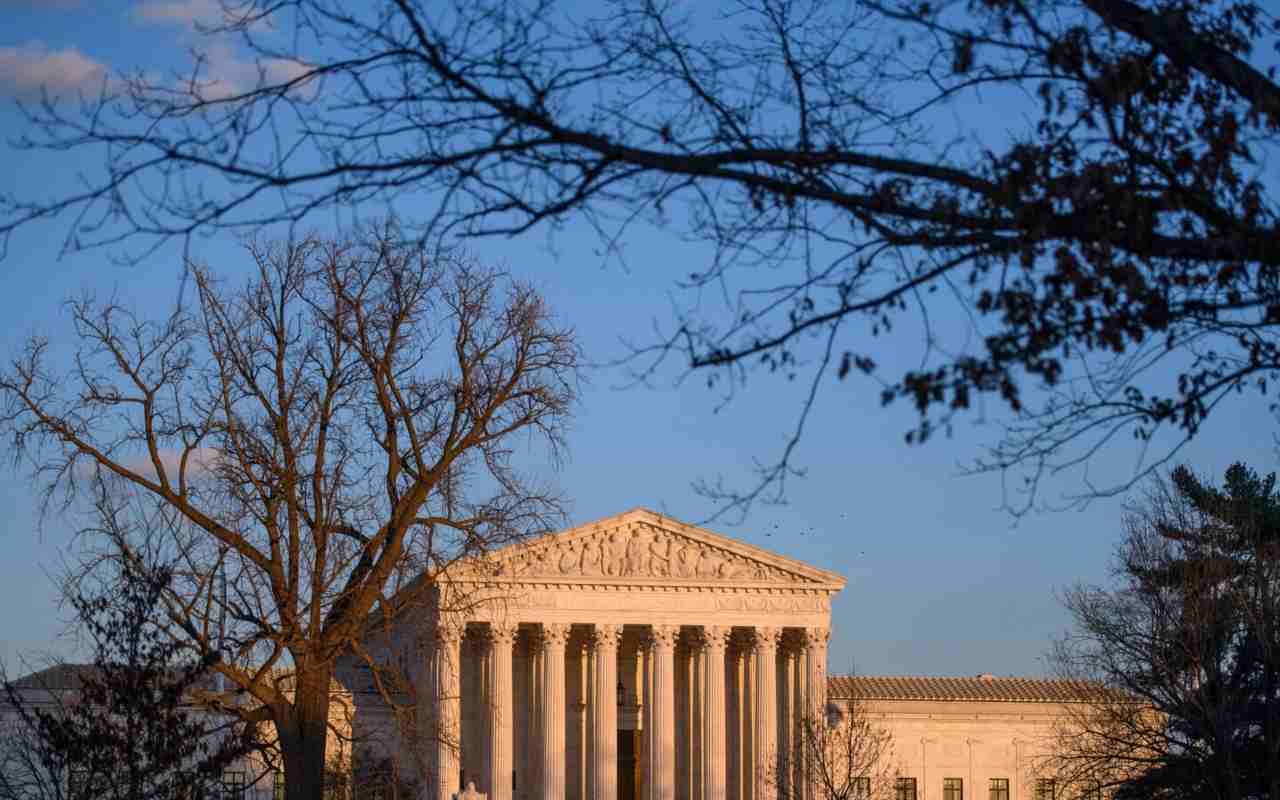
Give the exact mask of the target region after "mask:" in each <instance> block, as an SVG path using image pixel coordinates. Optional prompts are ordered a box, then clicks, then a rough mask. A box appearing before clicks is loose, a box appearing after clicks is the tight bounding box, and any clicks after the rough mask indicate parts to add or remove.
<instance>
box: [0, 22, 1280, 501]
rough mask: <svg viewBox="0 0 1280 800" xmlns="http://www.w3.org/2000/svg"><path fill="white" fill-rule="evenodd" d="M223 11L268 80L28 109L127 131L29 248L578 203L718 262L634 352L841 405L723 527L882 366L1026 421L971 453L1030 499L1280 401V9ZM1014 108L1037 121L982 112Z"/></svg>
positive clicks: (458, 220) (437, 218) (882, 387)
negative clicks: (1234, 409)
mask: <svg viewBox="0 0 1280 800" xmlns="http://www.w3.org/2000/svg"><path fill="white" fill-rule="evenodd" d="M226 10H227V13H228V19H227V24H226V26H225V28H224V30H223V31H222V34H224V35H231V34H234V35H238V36H239V37H240V38H241V40H242V42H243V44H244V45H245V46H246V47H247V49H248V50H249V51H250V52H253V53H254V54H256V56H257V57H258V58H259V59H260V60H261V63H262V64H263V67H264V69H263V73H262V74H263V80H262V81H261V83H260V85H259V86H257V87H255V88H253V89H249V90H245V91H243V92H241V93H238V94H233V95H231V96H225V95H223V94H220V93H217V92H216V91H215V88H216V84H215V82H214V81H215V79H216V77H217V76H214V75H210V74H207V73H205V72H203V71H202V70H203V69H204V63H203V62H200V63H199V64H198V65H197V68H196V70H195V71H194V73H193V74H192V75H191V76H190V80H189V81H187V82H185V83H182V84H180V85H178V84H174V83H173V82H156V81H155V80H154V79H153V78H150V77H148V76H147V75H145V74H139V75H136V76H134V77H132V78H130V79H128V80H127V81H125V82H124V83H122V84H115V85H113V86H112V87H111V90H110V91H109V92H107V93H106V94H104V95H103V96H102V97H100V98H98V99H96V100H91V101H89V102H88V104H87V106H85V107H83V108H78V107H70V106H68V105H66V104H61V105H59V104H55V103H52V102H50V103H44V104H40V105H38V106H34V107H30V108H28V112H29V116H30V122H31V126H30V128H29V130H28V131H27V132H25V133H24V134H22V136H21V137H20V140H19V145H20V146H21V147H27V148H32V149H45V150H52V151H66V150H72V151H78V150H81V149H86V148H102V149H103V151H104V152H105V159H104V162H103V170H102V171H101V172H100V173H98V174H96V175H94V176H91V178H90V179H89V181H88V182H87V183H86V184H84V186H83V187H82V188H80V189H77V190H75V191H72V192H69V193H65V194H61V195H55V196H53V197H40V196H38V193H37V192H34V191H33V192H30V193H25V194H23V195H22V196H19V197H8V198H4V201H3V204H2V205H0V234H2V235H4V236H5V237H6V238H7V237H8V236H9V235H10V234H12V233H13V232H15V231H17V230H18V229H20V228H22V227H24V226H26V225H28V224H29V223H31V222H33V221H36V220H40V219H45V218H50V217H60V218H62V219H64V220H67V221H68V222H69V228H68V232H67V236H66V240H65V247H66V248H67V249H70V250H76V249H81V248H88V247H95V246H101V245H107V246H114V252H115V253H116V254H117V255H121V256H124V257H126V258H130V257H132V258H141V257H145V255H146V254H147V253H148V252H150V250H151V249H152V248H154V247H156V246H158V245H159V244H160V243H162V242H164V241H166V240H169V239H173V238H189V237H191V236H193V235H195V234H198V233H207V232H209V231H212V230H241V231H243V230H253V229H256V228H258V227H260V226H262V225H265V224H270V223H289V224H295V223H299V222H302V221H303V220H307V219H309V218H311V216H312V215H313V214H314V213H316V212H317V211H320V210H336V211H338V212H343V211H346V210H350V211H351V212H352V213H354V214H358V213H359V210H360V209H361V208H365V207H367V206H369V205H370V204H372V207H373V208H376V209H379V213H380V212H381V209H382V208H383V206H382V205H381V204H382V203H384V202H392V203H394V202H397V201H401V200H408V199H417V200H422V201H425V202H427V203H428V204H429V207H430V211H429V213H427V214H426V215H425V216H424V217H423V218H421V219H415V220H412V222H414V223H415V224H417V225H418V226H419V228H418V230H417V234H418V235H420V236H421V237H424V238H425V239H429V240H432V241H436V242H441V243H448V242H451V241H453V239H454V238H455V237H458V236H462V237H469V236H504V235H514V234H520V233H523V232H525V231H528V230H530V229H533V228H535V227H539V226H543V227H545V226H551V227H555V226H558V225H560V224H562V223H564V222H566V221H568V220H571V219H572V220H585V221H586V222H587V223H589V224H590V225H591V226H593V227H594V228H595V229H596V230H597V231H598V232H599V234H600V236H601V237H602V241H603V242H604V244H605V245H606V250H607V251H608V252H610V253H612V254H615V255H619V256H620V257H622V256H623V255H624V253H625V247H624V246H625V242H626V235H627V233H628V231H629V230H630V229H631V228H632V227H633V226H635V225H639V224H655V225H658V226H661V227H664V228H667V229H670V230H672V231H673V232H676V233H678V234H680V235H684V236H688V237H692V238H694V239H696V240H701V241H705V242H708V243H710V244H711V245H713V246H714V256H712V257H711V258H710V259H709V260H708V261H707V262H706V263H704V264H701V265H698V266H697V267H696V268H695V269H693V270H691V271H690V272H689V273H688V274H682V275H672V280H673V281H677V282H679V283H680V284H681V285H683V286H684V287H686V288H687V289H689V290H690V291H691V292H693V293H697V292H699V291H702V290H707V291H714V292H715V293H717V294H718V295H719V296H721V297H723V298H724V300H725V305H724V308H723V309H721V311H719V312H715V311H707V310H706V309H705V307H699V306H697V305H694V304H693V303H690V304H689V305H688V309H689V310H688V311H687V312H678V313H677V315H676V317H675V318H674V319H673V320H671V321H670V325H669V327H668V330H667V333H666V334H665V335H663V336H662V337H660V338H659V339H658V340H657V341H653V342H649V343H643V344H642V345H641V346H639V347H638V350H639V352H638V353H637V355H638V356H639V360H638V361H637V362H635V363H636V365H637V367H638V369H639V370H640V372H641V373H644V372H645V371H646V370H647V369H651V368H653V367H654V365H655V362H656V363H660V362H661V361H662V360H663V359H664V358H666V357H676V358H678V359H679V360H680V361H681V363H683V364H684V365H685V366H687V367H688V368H689V369H691V370H694V371H696V372H699V373H704V374H705V375H706V377H707V379H708V381H709V382H710V383H712V384H715V385H718V386H719V387H721V388H722V389H724V390H725V391H732V390H733V388H735V387H738V386H740V385H741V383H742V381H743V380H745V379H746V377H747V376H748V375H749V374H751V373H753V372H756V371H759V370H765V371H773V372H777V373H780V374H781V375H784V376H787V377H790V378H801V379H805V380H808V381H810V388H811V391H810V392H809V393H807V395H806V397H808V400H807V401H806V403H805V405H804V408H803V409H802V410H801V413H800V414H799V417H798V419H797V421H796V425H795V428H794V430H793V436H792V437H791V439H790V440H789V441H790V443H789V444H788V446H787V447H786V448H785V451H784V452H783V453H782V454H780V456H779V458H777V459H776V460H772V461H769V462H768V463H765V464H762V465H760V467H759V474H758V476H757V478H758V481H757V482H756V483H754V484H752V485H750V486H747V487H740V486H739V487H734V486H730V487H724V486H714V485H709V486H704V487H703V488H704V489H705V490H706V491H707V492H708V493H709V494H710V495H711V496H712V497H713V498H714V499H716V500H717V501H720V502H721V503H722V504H723V505H722V507H723V508H733V509H739V510H742V509H745V508H746V507H747V506H749V504H750V503H751V502H752V501H754V500H756V499H761V498H764V499H768V498H775V497H778V496H779V493H780V492H781V491H782V489H783V486H784V484H785V481H786V479H787V477H788V476H789V475H791V474H793V473H794V470H795V463H794V461H793V451H794V447H795V445H796V443H797V442H798V441H799V440H800V438H801V436H802V433H803V428H804V424H805V421H806V418H807V415H808V409H809V407H810V405H811V404H812V402H813V397H814V396H815V393H816V391H817V389H818V387H819V384H820V383H821V382H822V381H823V380H826V379H828V378H836V379H844V378H846V377H848V376H853V375H857V374H860V373H866V374H868V375H870V376H872V379H873V383H872V386H873V387H875V390H876V391H878V392H879V393H880V395H881V397H882V399H883V401H884V402H886V403H888V402H893V401H895V400H902V401H904V402H907V403H909V404H911V405H912V406H914V408H915V409H917V411H918V412H919V419H918V423H917V424H916V425H915V426H913V428H912V430H910V431H909V433H908V435H907V438H908V439H909V440H911V441H920V440H923V439H926V438H928V437H929V436H930V435H931V434H933V433H935V432H936V431H938V430H939V429H945V428H946V426H947V425H948V424H950V421H951V420H952V419H953V417H954V416H955V415H956V414H958V413H960V412H963V411H965V410H967V409H971V408H975V407H978V406H980V405H982V400H981V398H983V397H987V396H989V397H991V398H993V399H994V400H995V405H997V406H1000V405H1002V406H1004V407H1005V409H1006V411H1007V412H1008V414H1007V415H1006V416H1004V417H1003V419H1004V421H1005V423H1006V424H1005V427H1004V429H1003V434H1002V436H1000V437H999V439H998V440H997V441H996V442H994V443H993V444H992V446H991V447H990V448H989V449H988V450H987V452H986V453H985V454H984V455H982V456H980V457H979V458H978V459H977V460H976V461H975V462H974V464H973V467H974V469H978V470H997V471H1012V472H1014V473H1016V474H1017V475H1020V476H1021V477H1022V478H1023V479H1025V481H1026V485H1025V486H1023V487H1022V489H1023V491H1024V494H1022V495H1020V496H1018V497H1011V498H1009V503H1010V506H1011V508H1013V509H1014V510H1019V509H1022V508H1026V507H1027V506H1028V505H1029V504H1030V503H1032V502H1033V501H1034V499H1035V494H1036V488H1037V486H1038V485H1039V482H1040V479H1041V478H1042V477H1043V476H1044V475H1045V474H1047V473H1050V472H1054V471H1059V470H1070V469H1072V468H1073V467H1078V466H1082V465H1085V464H1087V463H1088V461H1089V459H1090V458H1091V457H1092V456H1093V455H1094V454H1095V453H1096V452H1097V451H1098V450H1099V448H1102V447H1105V446H1106V445H1108V444H1109V443H1112V442H1114V441H1123V440H1126V439H1128V438H1129V437H1136V438H1137V439H1139V440H1142V441H1147V440H1151V439H1152V438H1158V439H1159V441H1160V444H1161V446H1162V447H1163V448H1164V449H1161V450H1158V451H1157V452H1156V454H1155V455H1154V456H1153V457H1151V458H1150V459H1148V460H1147V461H1146V462H1145V463H1144V466H1143V467H1141V468H1139V469H1138V470H1137V471H1136V472H1135V473H1134V474H1133V475H1131V476H1129V479H1125V480H1121V481H1120V482H1119V484H1118V485H1116V484H1108V485H1104V486H1100V487H1093V488H1092V489H1091V494H1094V495H1096V494H1098V493H1107V492H1113V491H1119V490H1120V489H1123V488H1126V487H1127V486H1128V485H1131V482H1132V480H1136V479H1137V477H1139V476H1140V475H1141V474H1143V473H1144V471H1145V470H1146V469H1148V468H1152V467H1155V466H1157V465H1158V464H1160V463H1161V461H1162V457H1161V456H1162V455H1167V454H1169V453H1170V452H1171V451H1172V450H1173V449H1176V447H1177V443H1178V442H1180V441H1185V440H1186V439H1188V438H1190V437H1192V436H1194V435H1195V434H1196V433H1197V431H1198V430H1199V429H1200V426H1201V424H1202V423H1203V421H1204V420H1205V418H1206V417H1207V416H1208V415H1209V414H1210V413H1211V412H1212V411H1213V410H1214V409H1215V408H1216V407H1217V406H1218V405H1219V404H1220V403H1222V402H1224V401H1226V400H1227V399H1228V398H1232V397H1235V396H1236V395H1237V394H1239V393H1241V392H1244V391H1246V390H1247V391H1248V392H1249V393H1250V394H1254V393H1258V394H1261V395H1262V396H1263V397H1270V396H1271V394H1270V390H1269V389H1268V385H1269V384H1268V380H1269V379H1271V377H1272V374H1273V372H1274V371H1275V369H1276V366H1277V349H1276V341H1275V336H1274V330H1275V328H1274V326H1275V323H1276V321H1277V319H1280V300H1278V296H1277V282H1276V265H1277V262H1280V246H1278V245H1277V241H1278V239H1277V236H1276V234H1277V230H1276V205H1275V200H1274V198H1273V196H1272V191H1271V189H1270V187H1269V184H1271V183H1272V181H1273V179H1274V177H1275V176H1274V171H1273V170H1274V167H1273V166H1272V163H1273V159H1270V158H1269V155H1270V154H1271V153H1272V150H1273V149H1274V143H1275V131H1276V126H1277V124H1280V87H1278V86H1277V84H1276V83H1275V80H1274V75H1273V73H1272V70H1271V66H1270V65H1272V64H1273V63H1274V62H1275V53H1274V47H1275V44H1276V33H1277V31H1276V20H1275V17H1274V16H1273V15H1272V14H1271V12H1270V11H1269V10H1268V9H1266V8H1265V7H1263V6H1262V5H1260V4H1257V3H1253V2H1246V1H1244V0H1144V1H1143V2H1132V1H1131V0H1071V2H1065V3H1064V2H1057V1H1056V0H1052V1H1051V0H969V2H949V3H923V2H915V0H863V2H859V3H852V4H845V3H840V4H832V3H825V2H820V1H819V0H746V1H745V2H741V3H734V4H726V5H724V6H721V7H718V8H716V9H708V8H705V7H701V6H700V7H698V8H697V9H693V8H691V7H690V6H688V5H687V4H681V3H675V2H664V1H663V0H627V1H625V2H616V3H612V4H609V5H607V6H604V7H601V8H599V9H592V10H583V9H577V10H575V11H568V10H565V9H564V8H562V7H561V6H559V5H558V4H554V3H550V2H533V1H532V0H530V1H529V2H521V3H508V2H499V1H498V0H480V1H479V2H465V3H463V2H456V3H452V4H439V3H427V2H421V0H382V1H381V2H378V3H373V4H367V5H364V4H361V5H358V6H352V5H351V4H348V3H344V2H338V0H249V1H248V2H243V3H242V2H234V3H232V2H228V3H226ZM264 23H270V24H264ZM280 65H287V66H288V67H289V68H288V69H285V70H281V69H274V70H273V69H269V67H273V66H274V67H279V66H280ZM282 74H283V75H287V76H288V77H287V78H281V79H279V80H273V79H271V77H270V76H273V75H282ZM121 87H123V88H121ZM987 97H989V98H992V99H991V100H989V101H988V103H989V105H987V106H980V105H973V103H974V102H976V100H977V99H979V98H987ZM952 108H957V109H960V110H959V111H958V112H956V113H957V114H963V115H965V116H966V117H967V118H966V119H965V120H963V121H962V123H961V125H960V126H959V127H958V128H957V127H956V126H954V125H953V124H951V122H950V120H951V117H950V116H949V115H950V113H951V111H950V109H952ZM993 115H994V116H997V117H999V116H1005V117H1007V118H1010V119H1023V120H1026V121H1025V123H1019V124H1018V125H1017V126H1015V127H1013V128H1011V129H1010V130H1008V131H1007V133H1005V132H1000V131H993V130H992V129H991V126H986V127H985V128H984V127H983V126H982V125H980V124H979V118H989V117H991V116H993ZM689 297H691V298H692V297H693V295H692V294H691V295H689ZM943 309H950V310H951V311H952V312H955V313H960V314H962V315H967V319H968V320H969V324H970V326H971V334H970V340H969V343H968V344H964V343H963V342H964V339H965V337H963V336H955V335H953V334H952V332H950V331H945V330H935V329H934V327H933V324H932V322H931V320H933V319H934V318H935V317H936V316H938V315H939V314H940V313H943V312H942V310H943ZM890 330H893V331H895V334H894V336H898V335H906V336H908V337H910V338H911V339H912V340H915V341H918V342H919V343H920V349H921V353H920V356H921V358H920V359H919V360H918V361H912V362H911V363H910V364H904V363H901V362H900V361H897V360H895V359H894V358H893V357H892V352H893V349H894V345H892V344H887V343H885V342H880V343H877V339H876V337H877V336H881V335H884V334H885V333H886V332H888V331H890ZM893 341H899V340H897V339H894V340H893ZM956 342H961V344H956ZM886 358H887V359H888V361H890V362H893V363H886ZM1272 383H1274V381H1272ZM1165 431H1168V432H1169V434H1168V437H1167V438H1161V437H1162V436H1163V432H1165Z"/></svg>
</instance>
